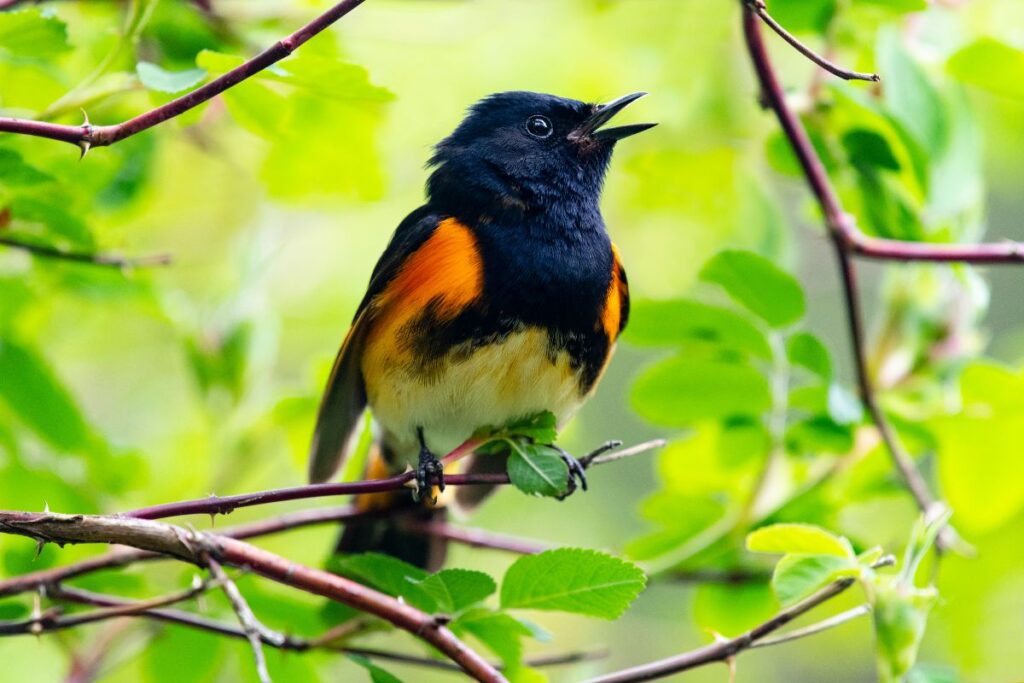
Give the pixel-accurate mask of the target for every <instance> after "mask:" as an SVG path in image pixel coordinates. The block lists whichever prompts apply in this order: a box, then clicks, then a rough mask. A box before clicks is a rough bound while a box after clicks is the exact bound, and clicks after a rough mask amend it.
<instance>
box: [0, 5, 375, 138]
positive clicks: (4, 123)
mask: <svg viewBox="0 0 1024 683" xmlns="http://www.w3.org/2000/svg"><path fill="white" fill-rule="evenodd" d="M363 2H364V0H342V2H339V3H337V4H336V5H334V6H333V7H331V8H330V9H329V10H327V11H326V12H324V13H323V14H321V15H320V16H318V17H317V18H316V19H314V20H313V21H311V22H309V23H308V24H306V25H305V26H303V27H302V28H300V29H299V30H298V31H296V32H295V33H292V34H291V35H290V36H288V37H286V38H282V39H281V40H279V41H277V42H276V43H274V44H273V45H272V46H270V47H269V48H267V49H266V50H264V51H263V52H261V53H260V54H258V55H256V56H255V57H253V58H252V59H250V60H249V61H247V62H245V63H244V64H240V65H239V66H237V67H235V68H234V69H232V70H231V71H228V72H227V73H225V74H223V75H221V76H218V77H217V78H215V79H213V80H212V81H210V82H209V83H206V84H205V85H202V86H200V87H198V88H196V89H195V90H193V91H192V92H189V93H186V94H184V95H182V96H181V97H178V98H177V99H174V100H171V101H170V102H168V103H167V104H165V105H162V106H160V107H157V108H155V109H152V110H150V111H148V112H145V113H143V114H139V115H138V116H136V117H134V118H131V119H128V120H127V121H124V122H122V123H118V124H114V125H109V126H93V125H91V124H90V123H89V122H88V121H86V122H85V123H83V124H82V125H80V126H67V125H62V124H58V123H49V122H47V121H31V120H27V119H12V118H4V117H0V132H7V133H19V134H21V135H32V136H36V137H42V138H49V139H50V140H60V141H63V142H70V143H72V144H74V145H78V146H79V147H81V148H82V151H83V154H84V153H85V152H86V151H88V150H89V149H90V148H92V147H104V146H106V145H112V144H114V143H115V142H119V141H121V140H124V139H125V138H127V137H131V136H132V135H135V134H136V133H141V132H142V131H144V130H148V129H150V128H152V127H153V126H156V125H158V124H161V123H163V122H164V121H167V120H168V119H173V118H174V117H176V116H179V115H181V114H184V113H185V112H187V111H188V110H190V109H192V108H194V107H197V106H198V105H200V104H202V103H203V102H206V101H207V100H209V99H212V98H213V97H216V96H217V95H219V94H220V93H222V92H224V91H225V90H228V89H229V88H232V87H234V86H236V85H238V84H239V83H241V82H242V81H244V80H245V79H247V78H249V77H250V76H253V75H255V74H257V73H259V72H260V71H263V70H264V69H266V68H267V67H268V66H270V65H272V64H274V63H276V62H279V61H281V60H282V59H284V58H285V57H287V56H288V55H290V54H291V53H292V52H294V51H295V50H296V49H298V47H299V46H300V45H302V44H303V43H305V42H306V41H308V40H309V39H310V38H312V37H313V36H315V35H316V34H318V33H320V32H321V31H323V30H324V29H326V28H327V27H328V26H330V25H331V24H333V23H334V22H336V21H338V20H339V19H341V18H342V17H343V16H345V15H346V14H348V13H349V12H351V11H352V10H354V9H355V8H356V7H358V6H359V5H361V4H362V3H363ZM0 8H2V6H0Z"/></svg>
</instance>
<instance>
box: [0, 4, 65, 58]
mask: <svg viewBox="0 0 1024 683" xmlns="http://www.w3.org/2000/svg"><path fill="white" fill-rule="evenodd" d="M0 48H2V49H4V50H7V51H8V52H9V53H10V54H11V55H14V56H17V57H35V58H43V57H53V56H54V55H58V54H60V53H62V52H67V51H68V50H70V49H71V46H70V45H69V44H68V29H67V26H66V25H65V24H64V22H63V21H61V20H60V19H58V18H57V17H55V16H53V15H52V14H51V13H49V12H47V13H46V14H44V13H43V12H42V11H41V10H38V9H23V10H18V11H16V12H0Z"/></svg>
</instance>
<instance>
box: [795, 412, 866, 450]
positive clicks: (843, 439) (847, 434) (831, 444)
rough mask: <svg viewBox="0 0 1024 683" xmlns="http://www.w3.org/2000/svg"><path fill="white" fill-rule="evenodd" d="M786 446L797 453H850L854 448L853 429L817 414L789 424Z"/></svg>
mask: <svg viewBox="0 0 1024 683" xmlns="http://www.w3.org/2000/svg"><path fill="white" fill-rule="evenodd" d="M786 448H787V450H789V451H790V452H791V453H795V454H797V455H819V454H821V453H836V454H843V453H849V452H850V450H851V449H852V448H853V431H852V430H851V429H850V428H849V427H847V426H845V425H840V424H837V423H836V422H834V421H833V420H832V418H830V417H828V416H827V415H815V416H813V417H810V418H807V419H805V420H800V421H798V422H794V423H793V424H791V425H790V426H789V428H788V429H787V430H786Z"/></svg>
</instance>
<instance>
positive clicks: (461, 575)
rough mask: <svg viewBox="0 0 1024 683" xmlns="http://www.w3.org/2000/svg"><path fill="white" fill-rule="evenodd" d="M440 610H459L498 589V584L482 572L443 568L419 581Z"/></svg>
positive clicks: (452, 611) (449, 611)
mask: <svg viewBox="0 0 1024 683" xmlns="http://www.w3.org/2000/svg"><path fill="white" fill-rule="evenodd" d="M419 587H420V588H422V589H423V590H424V591H426V592H427V594H429V595H430V597H431V598H433V599H434V602H435V603H436V604H437V607H438V609H439V610H441V611H442V612H448V613H454V612H461V611H462V610H464V609H466V608H467V607H469V606H470V605H474V604H476V603H478V602H480V601H481V600H483V599H485V598H486V597H487V596H488V595H491V594H492V593H494V591H496V590H498V585H497V584H496V583H495V582H494V579H492V578H491V577H490V576H488V575H487V574H485V573H483V572H478V571H472V570H469V569H443V570H441V571H439V572H437V573H436V574H431V575H430V576H428V577H427V578H425V579H423V580H422V581H420V582H419Z"/></svg>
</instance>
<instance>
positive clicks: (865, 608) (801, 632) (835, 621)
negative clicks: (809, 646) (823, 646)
mask: <svg viewBox="0 0 1024 683" xmlns="http://www.w3.org/2000/svg"><path fill="white" fill-rule="evenodd" d="M865 614H871V605H868V604H864V605H857V606H856V607H854V608H852V609H848V610H846V611H845V612H840V613H839V614H837V615H835V616H834V617H829V618H828V619H822V620H821V621H819V622H818V623H816V624H811V625H810V626H807V627H804V628H798V629H795V630H793V631H790V632H789V633H784V634H782V635H781V636H775V637H774V638H765V639H764V640H759V641H757V642H756V643H754V644H753V645H751V646H750V647H751V649H753V648H757V647H771V646H773V645H781V644H782V643H788V642H789V641H791V640H799V639H800V638H806V637H807V636H813V635H814V634H816V633H821V632H822V631H827V630H829V629H830V628H835V627H836V626H839V625H840V624H845V623H846V622H848V621H852V620H854V619H856V618H857V617H860V616H863V615H865Z"/></svg>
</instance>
